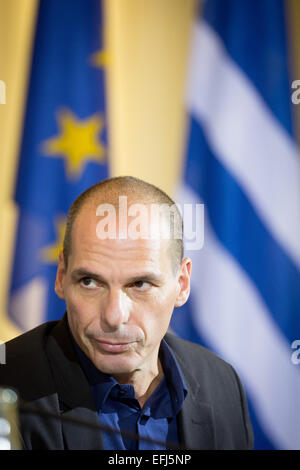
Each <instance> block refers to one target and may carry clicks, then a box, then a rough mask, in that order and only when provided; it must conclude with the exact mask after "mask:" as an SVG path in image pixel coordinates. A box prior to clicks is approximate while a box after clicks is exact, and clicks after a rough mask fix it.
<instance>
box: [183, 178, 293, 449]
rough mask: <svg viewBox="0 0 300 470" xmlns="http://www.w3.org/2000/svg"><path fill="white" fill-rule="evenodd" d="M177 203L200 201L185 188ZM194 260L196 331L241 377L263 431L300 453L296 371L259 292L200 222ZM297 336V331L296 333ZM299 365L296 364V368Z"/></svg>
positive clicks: (273, 440) (279, 446)
mask: <svg viewBox="0 0 300 470" xmlns="http://www.w3.org/2000/svg"><path fill="white" fill-rule="evenodd" d="M176 200H177V202H178V203H182V204H184V203H190V204H196V203H198V204H199V203H202V201H200V200H199V199H197V196H196V194H195V193H193V191H191V190H190V189H189V188H188V187H187V186H185V187H182V188H181V193H179V194H178V197H177V198H176ZM186 255H187V256H190V257H191V259H192V262H193V268H192V291H191V292H192V299H193V303H192V304H191V307H192V309H193V318H194V324H195V326H196V328H197V329H198V330H199V331H200V332H201V334H202V335H203V336H204V337H205V338H206V339H207V342H208V344H210V345H211V347H212V348H213V349H214V350H216V351H217V352H218V353H219V354H220V355H221V356H222V357H223V358H224V359H225V360H227V361H228V362H230V363H231V364H232V365H233V366H234V367H235V368H236V369H237V372H238V373H239V374H240V375H241V378H242V380H243V381H244V384H245V386H246V389H247V392H249V398H251V401H252V403H253V405H254V407H255V409H256V412H257V417H258V419H259V420H260V422H261V425H262V427H263V428H264V430H265V432H266V433H267V435H268V436H269V438H270V439H271V441H272V442H273V443H274V444H275V445H276V446H277V448H279V449H300V407H299V406H297V405H295V404H297V403H298V395H299V390H300V370H299V368H298V367H297V365H294V364H293V363H292V361H291V356H292V352H293V350H292V349H291V345H289V344H288V343H287V341H286V339H285V338H284V337H283V335H282V334H281V332H280V331H279V329H278V328H277V326H276V324H275V323H274V322H273V320H272V317H271V315H270V312H269V311H268V309H267V307H266V305H265V304H264V302H263V299H262V298H261V296H260V294H259V292H258V291H257V289H256V287H255V286H254V284H253V283H252V281H251V280H250V279H249V278H248V277H247V274H246V273H245V272H244V271H243V270H242V269H241V267H240V266H239V265H238V263H237V262H236V261H235V260H234V259H233V258H232V257H231V256H230V255H229V254H228V253H227V252H226V251H225V250H224V248H223V247H222V246H221V245H220V243H219V242H218V241H217V240H216V238H215V236H214V234H213V232H212V229H211V228H210V226H209V224H208V220H207V214H206V219H205V243H204V248H203V249H202V250H200V251H192V252H187V253H186ZM295 333H296V332H295ZM299 367H300V366H299Z"/></svg>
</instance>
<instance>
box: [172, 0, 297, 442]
mask: <svg viewBox="0 0 300 470" xmlns="http://www.w3.org/2000/svg"><path fill="white" fill-rule="evenodd" d="M286 8H287V4H286V2H284V1H283V0H243V1H241V0H222V1H218V0H206V1H204V2H203V5H202V8H201V12H199V15H198V17H197V21H196V24H195V26H194V30H193V37H192V45H191V55H190V64H189V78H188V85H187V100H186V102H187V110H188V113H189V133H188V146H187V154H186V161H185V172H184V176H183V180H182V185H181V188H180V191H179V195H178V201H179V202H181V203H191V204H196V203H203V204H204V207H205V234H204V246H203V248H202V249H201V250H190V251H189V252H187V253H186V254H187V255H189V256H191V258H192V260H193V275H192V278H193V279H192V291H191V298H190V300H189V303H188V305H186V306H185V308H184V309H181V310H179V309H178V311H176V310H175V313H174V316H173V320H172V328H173V330H174V331H175V332H177V333H178V334H180V335H181V336H184V337H185V338H187V339H191V340H193V341H197V342H199V343H202V344H204V345H206V346H208V347H210V348H211V349H213V350H214V351H215V352H216V353H218V354H219V355H221V356H222V357H223V358H224V359H225V360H228V361H229V362H230V363H232V364H233V365H234V367H235V368H236V370H237V372H238V373H239V375H240V376H241V378H242V380H243V383H244V386H245V388H246V393H247V396H248V399H249V404H250V411H251V418H252V422H253V427H254V434H255V448H256V449H299V448H300V410H299V406H298V404H297V403H298V394H299V390H300V366H299V362H300V361H299V360H297V357H296V355H295V354H294V355H293V352H294V353H295V348H296V347H297V344H298V343H297V339H298V337H299V331H300V317H299V305H300V242H299V240H300V168H299V149H298V146H297V143H296V138H295V135H294V130H293V129H294V126H293V109H292V107H293V104H292V100H291V83H292V80H293V77H292V75H291V70H290V64H291V57H290V47H289V42H288V31H287V25H288V21H287V17H286ZM294 78H297V77H294ZM295 340H296V342H295ZM299 344H300V341H299Z"/></svg>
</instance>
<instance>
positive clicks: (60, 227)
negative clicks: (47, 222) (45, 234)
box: [41, 216, 66, 264]
mask: <svg viewBox="0 0 300 470" xmlns="http://www.w3.org/2000/svg"><path fill="white" fill-rule="evenodd" d="M55 227H56V230H55V231H56V241H55V242H54V243H53V244H51V245H48V246H46V247H45V248H43V249H42V250H41V258H42V260H43V261H44V262H45V263H47V264H56V263H57V262H58V255H59V252H60V250H62V247H63V241H64V236H65V231H66V218H65V217H63V216H60V217H59V218H58V219H57V220H56V223H55Z"/></svg>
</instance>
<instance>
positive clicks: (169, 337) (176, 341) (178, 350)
mask: <svg viewBox="0 0 300 470" xmlns="http://www.w3.org/2000/svg"><path fill="white" fill-rule="evenodd" d="M164 339H165V340H166V342H167V343H168V345H169V346H170V348H171V349H172V350H173V352H174V354H175V355H176V356H177V358H178V359H179V361H180V362H184V363H185V362H188V364H189V366H190V367H193V366H195V367H197V368H198V369H199V368H200V366H201V368H202V369H203V367H204V368H206V367H209V368H210V367H211V366H213V367H217V368H221V369H224V368H225V369H228V368H231V366H230V364H229V363H228V362H226V361H225V360H224V359H222V358H220V357H219V356H218V355H217V354H215V353H214V352H212V351H210V350H209V349H207V348H205V347H204V346H201V345H200V344H196V343H193V342H191V341H187V340H185V339H182V338H179V337H178V336H175V335H174V334H172V333H167V334H166V336H165V338H164Z"/></svg>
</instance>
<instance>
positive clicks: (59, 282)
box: [54, 251, 66, 300]
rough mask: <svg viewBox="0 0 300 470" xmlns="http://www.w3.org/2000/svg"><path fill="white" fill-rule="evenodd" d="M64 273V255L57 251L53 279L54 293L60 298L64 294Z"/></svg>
mask: <svg viewBox="0 0 300 470" xmlns="http://www.w3.org/2000/svg"><path fill="white" fill-rule="evenodd" d="M65 275H66V267H65V260H64V255H63V252H62V251H60V252H59V257H58V266H57V272H56V279H55V288H54V289H55V293H56V295H58V297H59V298H60V299H63V300H64V298H65V294H64V287H63V284H64V282H63V281H64V277H65Z"/></svg>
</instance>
